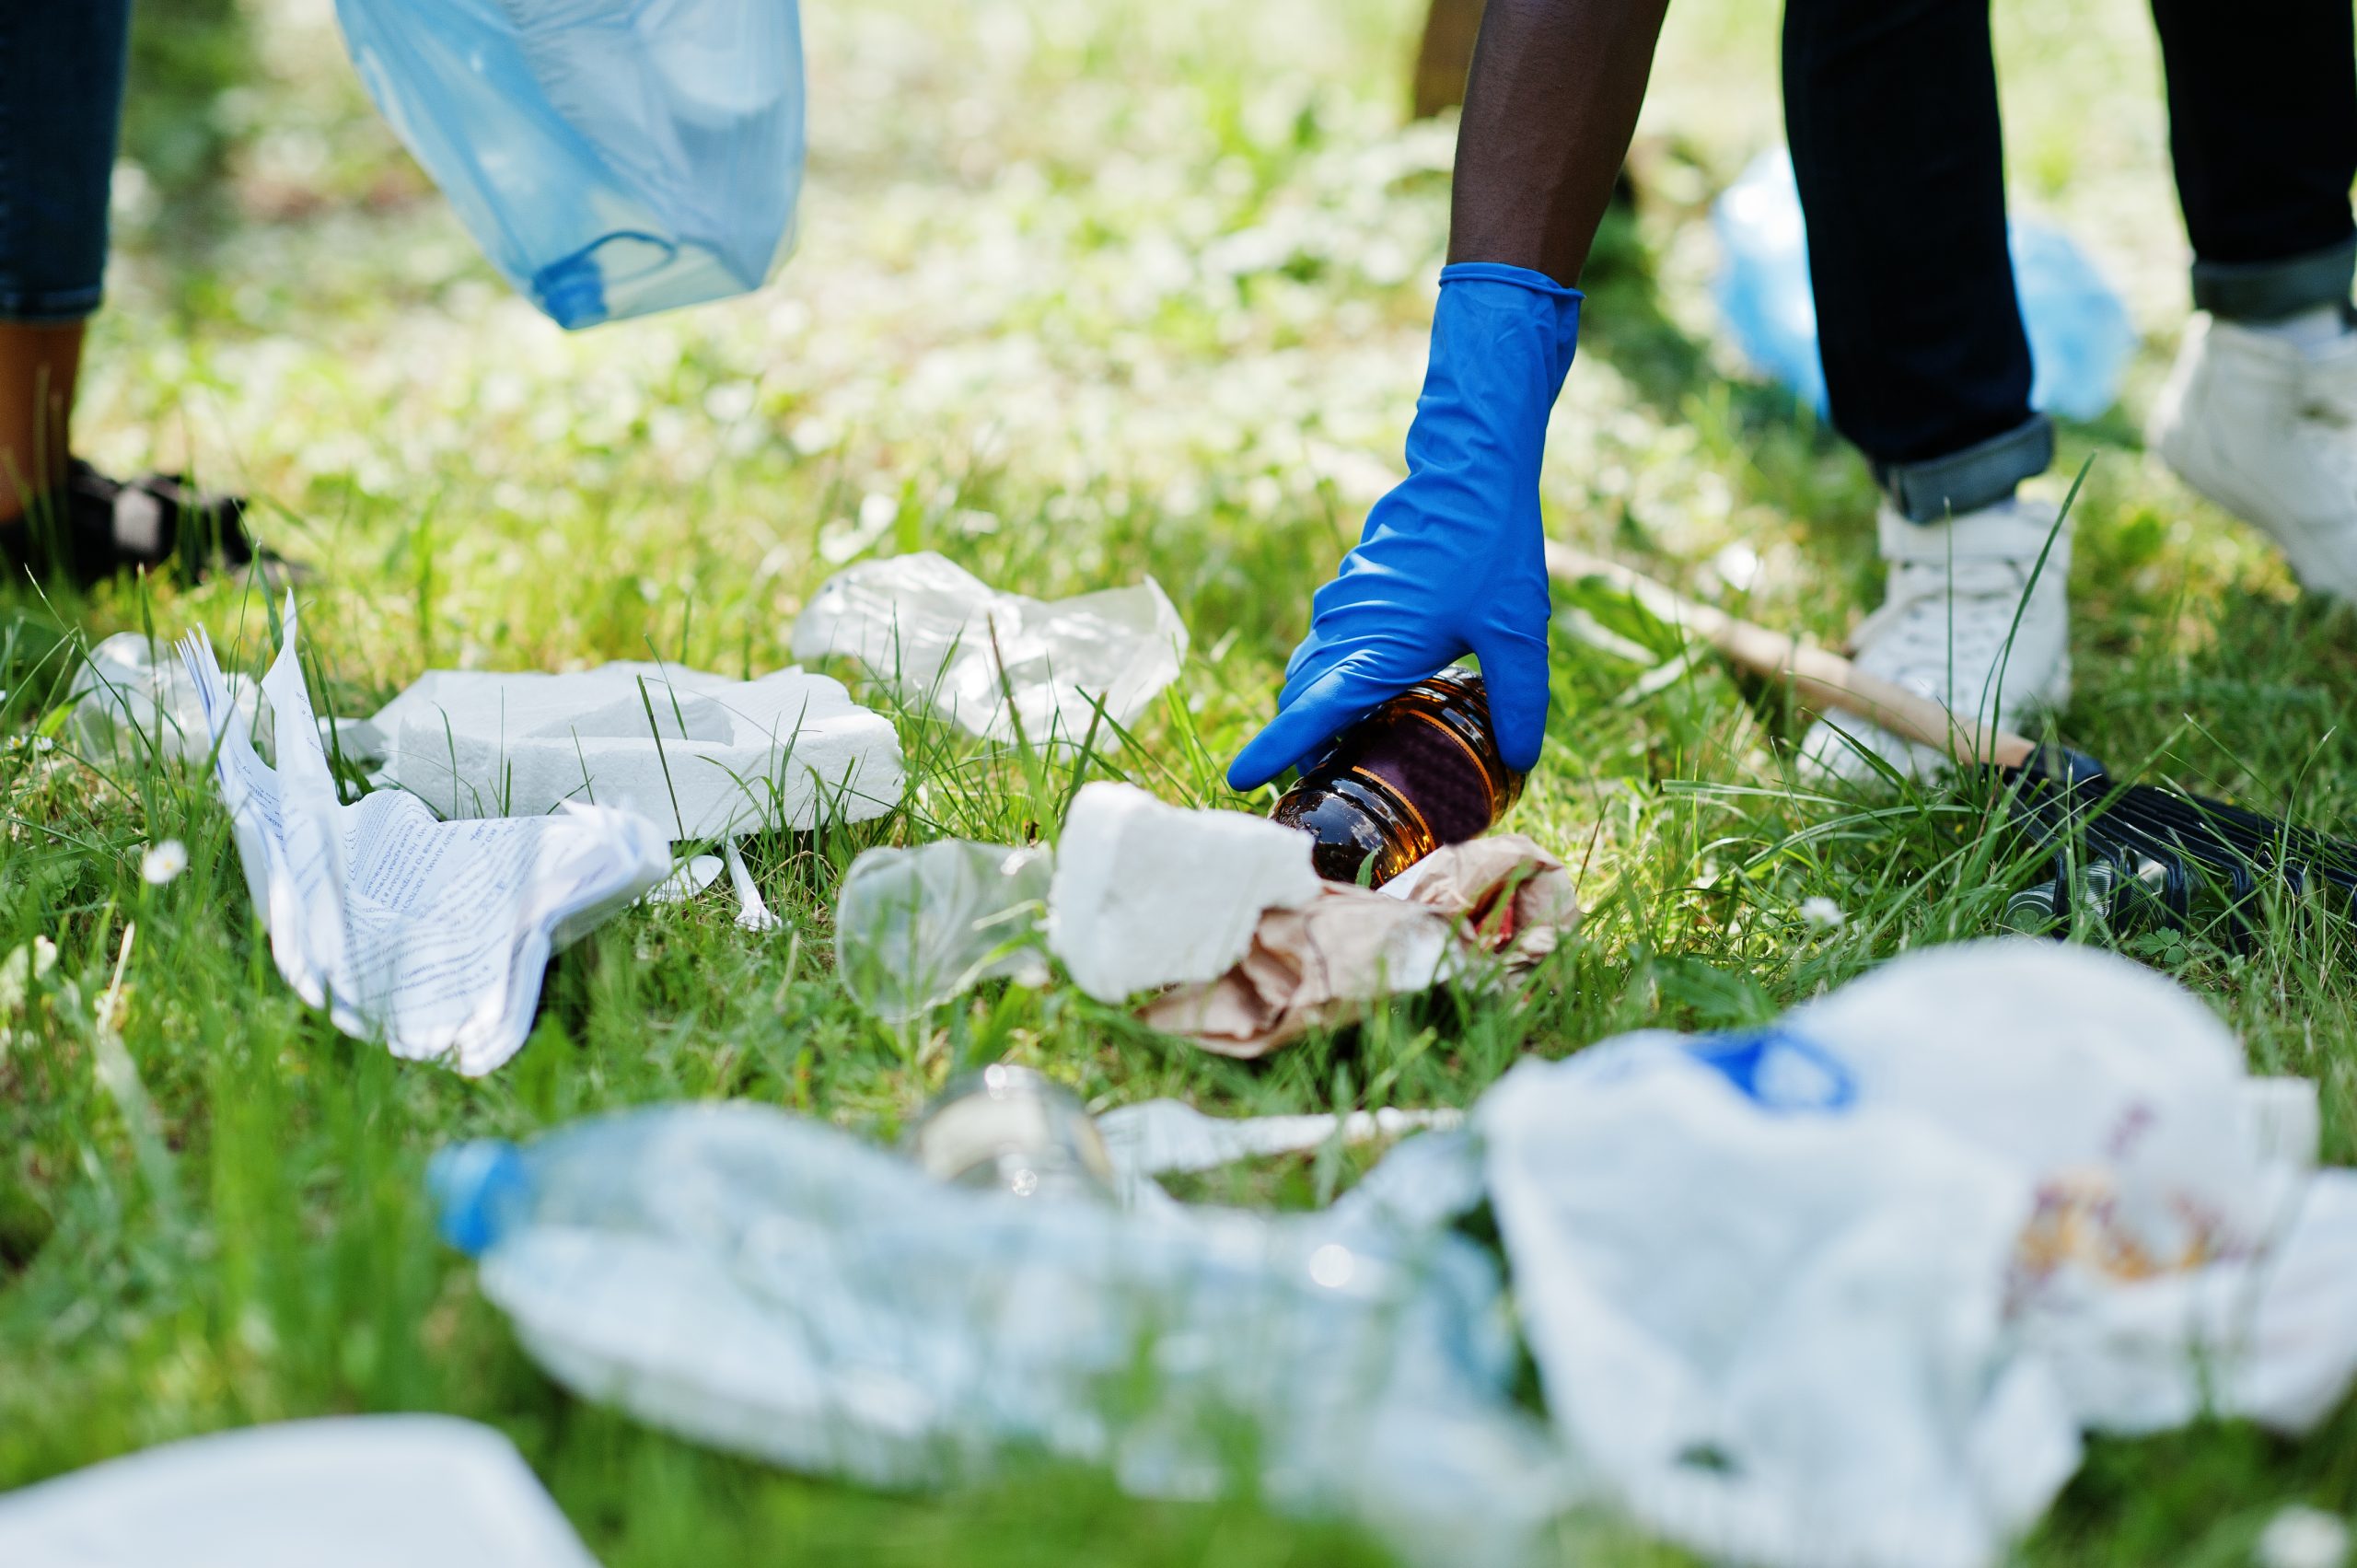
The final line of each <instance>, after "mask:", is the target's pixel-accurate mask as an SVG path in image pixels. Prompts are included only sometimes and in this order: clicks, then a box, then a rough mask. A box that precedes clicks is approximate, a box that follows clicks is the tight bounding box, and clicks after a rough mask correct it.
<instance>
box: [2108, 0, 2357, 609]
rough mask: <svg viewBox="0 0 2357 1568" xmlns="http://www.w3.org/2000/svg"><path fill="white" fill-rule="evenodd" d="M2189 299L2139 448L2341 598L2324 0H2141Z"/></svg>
mask: <svg viewBox="0 0 2357 1568" xmlns="http://www.w3.org/2000/svg"><path fill="white" fill-rule="evenodd" d="M2153 13H2154V20H2155V21H2156V22H2157V24H2158V26H2159V29H2160V35H2161V52H2162V58H2163V61H2164V64H2165V69H2166V72H2167V78H2168V103H2169V151H2170V156H2171V158H2172V160H2173V162H2174V163H2175V165H2176V168H2177V195H2178V200H2179V203H2181V205H2182V206H2183V208H2184V211H2185V221H2186V231H2187V234H2188V235H2189V238H2191V239H2192V241H2193V253H2194V261H2193V302H2194V305H2195V307H2196V308H2198V309H2199V310H2200V311H2201V312H2203V314H2202V315H2201V316H2200V317H2198V318H2197V319H2195V321H2194V323H2193V325H2192V326H2191V327H2190V328H2189V331H2187V333H2186V339H2185V343H2184V345H2183V347H2182V348H2181V349H2180V351H2179V354H2178V357H2177V366H2176V368H2175V370H2174V371H2173V372H2172V373H2171V375H2170V377H2169V380H2168V383H2167V385H2166V386H2165V388H2164V389H2163V391H2162V395H2161V400H2160V402H2159V404H2158V405H2157V406H2156V407H2155V409H2154V418H2153V426H2152V431H2151V444H2152V446H2153V447H2154V449H2155V450H2156V451H2158V452H2159V453H2160V454H2161V455H2162V457H2163V458H2164V459H2166V460H2167V462H2168V463H2169V465H2170V466H2171V467H2173V468H2174V469H2176V470H2177V472H2178V473H2179V474H2180V475H2182V476H2183V477H2184V478H2185V479H2186V481H2187V482H2189V483H2190V484H2191V485H2192V486H2193V487H2194V488H2195V489H2197V490H2200V491H2201V492H2202V493H2203V494H2207V495H2209V496H2210V497H2211V498H2212V500H2214V501H2216V502H2218V503H2219V504H2220V505H2223V506H2224V507H2225V508H2226V509H2227V510H2229V511H2232V512H2235V513H2236V514H2238V515H2239V516H2241V517H2244V518H2246V519H2247V520H2248V521H2250V522H2252V523H2254V524H2257V525H2258V527H2259V528H2263V529H2265V530H2266V531H2267V532H2268V533H2270V534H2271V535H2273V536H2274V537H2275V539H2276V540H2277V542H2278V543H2279V544H2281V545H2282V549H2283V552H2284V554H2285V555H2286V557H2287V558H2288V559H2289V560H2290V561H2291V563H2292V566H2293V570H2294V571H2295V572H2296V573H2297V574H2298V575H2299V576H2300V577H2301V579H2302V580H2303V581H2304V582H2305V583H2306V584H2307V586H2308V587H2311V588H2314V589H2316V590H2318V591H2321V592H2326V593H2330V594H2335V595H2338V596H2340V597H2342V598H2357V335H2352V333H2351V331H2350V330H2349V328H2350V319H2351V308H2350V303H2349V296H2350V285H2351V274H2352V271H2357V225H2352V223H2351V213H2350V204H2349V189H2350V185H2351V181H2352V180H2357V53H2352V45H2353V44H2357V39H2352V31H2357V28H2353V26H2352V15H2351V9H2350V7H2349V6H2348V5H2347V4H2346V3H2345V0H2343V3H2340V4H2334V3H2332V0H2269V3H2268V4H2264V5H2261V6H2242V7H2235V8H2233V9H2232V10H2230V11H2229V10H2225V9H2222V8H2220V7H2217V6H2211V5H2207V4H2204V3H2203V0H2154V6H2153Z"/></svg>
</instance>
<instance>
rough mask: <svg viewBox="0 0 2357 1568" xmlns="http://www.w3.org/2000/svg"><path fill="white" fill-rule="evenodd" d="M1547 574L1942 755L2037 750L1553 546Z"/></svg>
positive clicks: (1622, 570)
mask: <svg viewBox="0 0 2357 1568" xmlns="http://www.w3.org/2000/svg"><path fill="white" fill-rule="evenodd" d="M1547 571H1548V574H1549V575H1550V576H1556V577H1562V578H1563V579H1565V580H1566V581H1577V580H1578V579H1580V578H1582V577H1601V578H1603V579H1604V580H1605V581H1606V582H1608V583H1610V584H1611V585H1613V586H1614V587H1618V588H1620V589H1621V590H1622V591H1624V592H1626V593H1627V594H1628V596H1629V597H1630V598H1633V599H1635V600H1636V601H1637V602H1638V603H1639V604H1642V605H1643V606H1644V607H1645V609H1646V610H1648V611H1650V612H1651V613H1652V614H1653V615H1654V617H1655V619H1657V620H1660V621H1667V622H1669V623H1670V624H1671V625H1674V626H1685V627H1689V628H1690V629H1691V630H1693V631H1694V632H1695V633H1698V634H1700V635H1701V638H1702V640H1703V641H1704V642H1706V643H1709V644H1710V645H1712V646H1713V647H1714V648H1716V649H1718V650H1719V652H1721V653H1723V654H1724V655H1726V656H1727V657H1728V658H1730V659H1733V660H1734V661H1735V662H1736V664H1738V665H1740V666H1742V667H1743V668H1745V669H1747V670H1750V671H1751V672H1752V673H1753V674H1755V675H1764V676H1766V677H1768V678H1769V679H1771V680H1788V681H1790V682H1791V683H1792V686H1793V689H1794V691H1797V692H1798V693H1800V695H1801V697H1802V699H1803V700H1804V701H1805V702H1806V703H1808V704H1809V705H1810V706H1812V707H1817V708H1838V709H1840V711H1841V712H1843V713H1845V714H1854V715H1856V716H1857V717H1859V718H1862V719H1870V720H1872V721H1873V722H1875V724H1878V725H1880V726H1883V728H1885V729H1887V730H1889V731H1890V732H1891V733H1892V734H1894V735H1898V736H1901V737H1903V738H1906V739H1909V740H1912V741H1915V742H1917V743H1919V744H1921V745H1924V746H1928V747H1930V748H1931V749H1933V750H1934V751H1942V752H1945V753H1947V754H1948V755H1950V756H1952V757H1955V758H1956V759H1957V760H1958V761H1980V762H1994V763H1996V764H1998V765H1999V766H2001V767H2009V768H2011V767H2019V766H2020V765H2021V764H2022V763H2024V762H2026V761H2028V760H2029V755H2030V753H2031V752H2032V751H2033V750H2035V749H2036V748H2035V747H2034V746H2032V745H2031V743H2030V742H2029V741H2027V740H2025V739H2023V738H2021V737H2020V736H2018V735H2013V734H2009V733H2007V732H2006V731H2004V730H2002V729H1995V728H1991V727H1989V726H1984V725H1981V724H1980V723H1978V722H1976V721H1975V720H1972V719H1968V718H1966V717H1964V716H1963V715H1962V714H1955V713H1951V712H1949V711H1948V709H1947V707H1946V706H1945V704H1944V703H1936V702H1933V700H1932V699H1931V698H1929V697H1926V696H1923V695H1922V694H1921V693H1920V692H1915V691H1909V690H1907V688H1905V687H1904V686H1900V685H1898V684H1897V683H1895V682H1893V681H1888V680H1885V679H1882V678H1881V677H1880V676H1877V675H1869V674H1867V673H1866V672H1865V671H1864V670H1863V669H1860V668H1858V667H1857V666H1856V665H1854V664H1852V663H1851V662H1850V661H1849V660H1848V659H1845V658H1843V657H1842V656H1840V654H1837V653H1834V652H1832V651H1831V650H1829V649H1826V648H1819V647H1815V646H1812V645H1808V644H1805V643H1803V642H1800V641H1798V640H1797V639H1795V638H1792V637H1788V636H1786V635H1784V634H1783V633H1781V632H1771V631H1770V630H1768V628H1766V627H1765V626H1755V625H1753V624H1752V623H1751V622H1750V621H1738V620H1736V618H1735V617H1734V616H1732V615H1729V614H1728V613H1727V612H1726V611H1724V610H1714V609H1713V608H1712V607H1711V606H1709V605H1707V604H1697V603H1695V602H1694V601H1693V600H1692V599H1689V598H1684V597H1683V596H1681V595H1679V594H1678V593H1677V592H1675V591H1674V590H1672V589H1670V588H1668V587H1665V586H1663V585H1662V584H1660V583H1657V582H1655V581H1654V580H1653V579H1652V578H1651V577H1648V576H1646V575H1644V574H1643V573H1641V572H1635V571H1631V569H1630V568H1628V567H1626V566H1623V565H1620V564H1619V563H1616V562H1611V561H1606V560H1603V559H1601V558H1599V557H1597V556H1594V555H1588V554H1585V553H1584V552H1580V551H1576V550H1573V549H1571V548H1570V547H1569V546H1567V545H1562V544H1557V543H1556V542H1554V541H1553V540H1549V541H1548V543H1547Z"/></svg>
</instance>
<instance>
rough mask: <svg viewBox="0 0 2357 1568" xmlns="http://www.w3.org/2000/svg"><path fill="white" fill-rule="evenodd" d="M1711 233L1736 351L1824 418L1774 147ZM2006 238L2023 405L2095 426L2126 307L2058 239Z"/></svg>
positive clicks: (1812, 330)
mask: <svg viewBox="0 0 2357 1568" xmlns="http://www.w3.org/2000/svg"><path fill="white" fill-rule="evenodd" d="M1711 226H1712V227H1713V229H1714V230H1716V231H1717V234H1718V238H1719V252H1720V261H1719V271H1718V275H1717V277H1716V279H1715V280H1714V281H1713V294H1714V295H1715V296H1717V299H1718V305H1719V314H1720V316H1721V317H1722V318H1723V319H1724V320H1725V321H1726V324H1727V330H1728V331H1729V332H1731V333H1732V334H1733V335H1734V337H1735V342H1736V347H1738V348H1740V349H1741V350H1742V351H1743V354H1744V357H1745V358H1747V359H1748V360H1750V361H1751V362H1752V363H1753V364H1754V365H1756V366H1759V368H1760V369H1761V370H1762V371H1764V372H1766V373H1767V374H1768V375H1769V376H1771V377H1774V378H1775V379H1776V380H1777V381H1779V382H1781V383H1782V385H1784V386H1786V387H1789V388H1791V389H1793V393H1794V396H1796V397H1797V398H1799V399H1800V400H1801V401H1803V402H1805V403H1806V404H1808V405H1809V407H1811V408H1813V409H1815V410H1816V411H1817V417H1818V418H1820V419H1822V418H1824V417H1825V416H1826V410H1827V402H1826V391H1825V366H1824V365H1823V363H1822V362H1821V361H1820V360H1819V359H1818V357H1817V299H1816V296H1815V295H1813V294H1812V293H1811V292H1810V286H1809V271H1808V231H1807V229H1806V227H1805V224H1804V222H1803V219H1802V215H1801V201H1800V190H1799V187H1798V186H1797V185H1795V184H1794V180H1793V159H1792V155H1791V154H1790V153H1789V152H1787V151H1786V150H1785V149H1784V148H1782V147H1777V148H1774V149H1772V150H1771V151H1769V152H1764V153H1762V154H1760V155H1759V157H1757V158H1755V159H1753V160H1752V163H1751V166H1750V167H1749V168H1747V169H1745V170H1744V171H1743V175H1742V177H1741V178H1740V179H1738V180H1736V182H1735V183H1734V184H1733V185H1730V186H1728V187H1727V189H1726V192H1725V193H1724V195H1722V196H1721V197H1720V198H1719V201H1718V204H1717V205H1716V206H1715V207H1713V209H1712V211H1711ZM2010 238H2011V242H2012V248H2013V253H2014V290H2015V292H2016V293H2017V295H2018V296H2019V297H2020V300H2021V308H2022V324H2023V325H2024V326H2025V327H2026V329H2027V330H2028V332H2029V351H2030V360H2031V364H2032V366H2033V367H2034V369H2033V377H2032V380H2031V386H2030V395H2029V401H2030V403H2031V406H2033V407H2035V408H2040V409H2044V410H2046V411H2048V412H2052V413H2059V414H2062V415H2065V416H2067V417H2069V418H2072V419H2094V418H2096V417H2097V416H2099V415H2100V414H2102V413H2103V412H2104V411H2105V410H2106V409H2108V408H2109V407H2111V405H2112V403H2113V402H2114V401H2117V400H2118V398H2119V378H2120V376H2121V374H2122V373H2123V372H2124V371H2125V370H2126V369H2127V367H2128V360H2129V356H2130V355H2131V354H2134V353H2135V352H2136V328H2135V326H2134V324H2133V323H2131V321H2130V320H2129V319H2128V308H2127V307H2126V306H2125V305H2123V304H2121V303H2120V299H2119V295H2118V294H2117V293H2115V292H2113V290H2112V287H2111V285H2109V284H2107V283H2106V282H2104V279H2103V274H2102V273H2098V272H2096V267H2095V263H2094V262H2092V261H2089V260H2087V257H2086V253H2085V252H2084V251H2083V250H2080V249H2079V247H2078V246H2077V244H2075V243H2074V242H2073V240H2072V238H2071V237H2070V236H2069V235H2067V234H2064V233H2063V232H2062V231H2061V229H2059V228H2056V227H2054V226H2051V225H2050V224H2044V223H2040V222H2038V220H2036V219H2035V218H2020V219H2016V220H2014V224H2013V225H2012V227H2011V230H2010Z"/></svg>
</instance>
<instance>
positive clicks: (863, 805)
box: [367, 663, 901, 840]
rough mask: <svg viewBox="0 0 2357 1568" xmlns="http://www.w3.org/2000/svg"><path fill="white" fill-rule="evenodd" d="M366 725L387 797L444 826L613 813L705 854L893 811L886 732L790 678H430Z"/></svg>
mask: <svg viewBox="0 0 2357 1568" xmlns="http://www.w3.org/2000/svg"><path fill="white" fill-rule="evenodd" d="M367 723H368V728H369V732H370V736H371V738H372V739H373V741H374V743H375V746H376V747H377V753H378V754H379V755H381V756H382V757H383V758H384V760H385V772H386V774H387V776H388V777H389V779H390V780H391V782H393V783H395V784H400V785H401V787H402V788H403V789H406V790H409V791H410V792H411V793H412V794H414V795H416V796H418V797H419V798H421V799H423V800H424V801H425V802H426V804H428V805H429V806H432V807H434V808H435V810H436V811H438V812H440V813H441V814H442V815H443V816H445V817H448V818H472V817H537V816H540V815H543V814H545V813H547V812H551V811H553V810H555V809H556V808H557V807H560V806H564V805H595V806H610V807H620V808H621V809H622V810H625V811H634V812H636V813H638V814H639V815H640V816H642V817H648V818H652V819H654V820H655V821H656V822H659V823H661V824H663V825H664V827H665V828H666V829H667V830H668V833H669V835H670V837H672V838H673V839H675V840H700V839H701V840H708V839H717V838H723V837H727V836H731V835H735V834H741V833H749V832H753V831H755V830H760V829H764V828H770V829H775V828H791V829H796V830H804V829H808V828H812V827H815V826H817V825H818V824H819V822H821V821H831V822H859V821H865V820H867V819H871V818H876V817H880V816H882V815H884V813H886V812H887V811H889V810H890V809H891V808H892V807H893V806H894V805H895V804H896V803H897V802H898V801H899V800H900V788H901V772H900V738H899V737H898V736H897V735H896V734H895V733H894V732H893V729H892V726H891V724H890V723H889V721H888V720H886V719H885V718H884V717H883V716H882V715H880V714H873V713H870V712H869V711H868V710H866V709H865V708H863V707H861V706H859V705H858V704H857V703H853V701H852V700H851V693H849V692H848V691H844V690H843V688H842V683H841V682H839V681H834V680H830V679H827V678H826V677H825V676H823V675H808V674H805V673H804V672H803V671H802V670H800V669H782V670H779V671H778V672H777V673H775V674H773V675H766V676H763V677H761V679H758V680H731V679H728V678H727V677H726V676H720V675H712V674H707V673H706V672H704V671H702V670H699V669H686V668H680V667H679V666H677V665H659V664H644V663H636V664H633V663H618V664H609V665H605V666H602V667H601V668H597V669H589V670H581V671H577V672H575V673H571V674H563V675H547V674H539V673H533V672H524V673H514V674H492V673H486V672H481V671H474V670H451V669H436V670H429V671H427V672H426V673H425V674H424V676H421V677H420V678H419V679H417V680H416V681H415V682H414V683H413V684H412V685H411V686H410V687H409V688H408V689H407V690H406V691H402V692H401V695H400V696H398V697H395V698H394V699H393V700H392V701H391V702H390V703H387V704H386V705H385V706H384V707H383V708H381V709H379V710H378V711H377V713H376V714H374V715H372V716H371V717H370V718H369V719H368V721H367Z"/></svg>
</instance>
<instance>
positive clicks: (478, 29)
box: [336, 0, 804, 328]
mask: <svg viewBox="0 0 2357 1568" xmlns="http://www.w3.org/2000/svg"><path fill="white" fill-rule="evenodd" d="M336 15H337V17H338V19H339V20H340V21H341V22H342V23H343V33H344V39H345V41H346V42H347V44H349V46H350V47H351V51H352V59H353V64H354V65H355V66H356V67H357V68H358V69H359V72H360V77H361V80H362V81H363V82H365V83H366V84H367V87H368V91H369V94H370V96H371V97H373V98H374V99H376V100H377V108H378V109H380V110H383V111H384V115H385V118H386V119H387V120H388V121H389V122H391V124H392V127H393V129H394V131H395V132H396V133H397V134H399V135H400V136H401V140H402V142H404V143H405V144H406V145H408V147H409V149H410V151H411V152H412V154H413V155H414V156H415V157H416V158H417V161H418V162H419V163H421V164H423V165H424V167H425V169H426V172H427V173H429V174H431V175H432V176H433V177H434V180H435V183H436V184H437V185H439V186H440V187H441V188H442V191H443V193H444V194H445V195H447V197H448V198H449V200H450V204H451V205H452V206H453V207H454V208H455V209H457V211H458V214H459V219H460V221H461V222H463V223H464V224H465V225H466V226H467V229H468V231H469V232H470V233H471V234H472V235H473V236H474V238H475V241H476V243H477V244H479V245H481V246H482V249H483V252H484V254H485V255H487V256H488V257H489V258H490V259H491V261H492V263H493V265H494V266H496V267H497V268H498V269H499V270H500V272H501V273H505V275H506V277H507V279H508V281H509V282H510V283H513V284H514V285H516V287H517V289H518V290H520V291H521V292H522V293H523V294H524V295H526V296H528V298H530V299H531V301H532V302H533V303H534V304H535V305H537V306H539V307H540V308H541V309H542V310H544V311H546V312H547V313H548V314H549V316H550V317H551V318H552V319H554V320H555V321H556V322H557V324H558V325H559V326H563V327H567V328H577V327H588V326H594V325H596V324H597V323H598V322H600V321H607V320H612V319H618V318H621V317H625V316H639V315H644V314H645V313H647V312H649V311H654V310H666V309H669V308H672V307H674V306H679V305H692V304H696V303H699V302H701V301H703V300H709V299H718V298H722V297H725V296H729V295H735V294H742V293H744V292H746V291H748V290H749V289H754V288H759V287H760V286H761V285H762V284H764V283H766V282H767V281H768V280H769V278H770V277H771V275H772V273H775V271H776V270H777V268H778V266H779V265H780V264H781V263H782V262H783V261H784V259H785V257H786V254H787V253H788V251H790V250H792V249H793V244H794V211H795V200H796V198H797V197H798V196H799V194H800V192H801V188H802V162H803V151H804V147H803V128H802V99H803V85H802V35H801V19H800V13H799V11H798V9H797V8H796V6H795V0H336Z"/></svg>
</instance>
